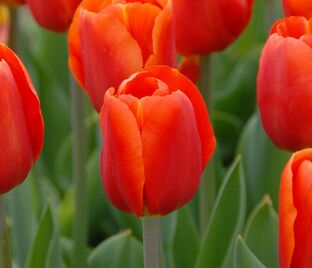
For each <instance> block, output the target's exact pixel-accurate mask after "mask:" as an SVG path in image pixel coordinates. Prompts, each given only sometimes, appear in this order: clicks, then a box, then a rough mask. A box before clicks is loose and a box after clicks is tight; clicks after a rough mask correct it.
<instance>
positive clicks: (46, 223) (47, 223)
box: [26, 205, 54, 268]
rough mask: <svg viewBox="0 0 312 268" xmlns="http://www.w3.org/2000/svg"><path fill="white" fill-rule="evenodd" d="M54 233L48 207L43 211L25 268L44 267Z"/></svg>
mask: <svg viewBox="0 0 312 268" xmlns="http://www.w3.org/2000/svg"><path fill="white" fill-rule="evenodd" d="M53 231H54V226H53V219H52V212H51V208H50V205H48V206H47V208H46V209H45V211H44V213H43V215H42V218H41V220H40V223H39V226H38V229H37V234H36V236H35V239H34V241H33V243H32V246H31V250H30V254H29V255H28V258H27V262H26V268H34V267H42V268H43V267H45V265H46V261H47V256H48V252H49V248H50V242H51V240H52V236H53Z"/></svg>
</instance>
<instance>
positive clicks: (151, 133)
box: [141, 91, 201, 215]
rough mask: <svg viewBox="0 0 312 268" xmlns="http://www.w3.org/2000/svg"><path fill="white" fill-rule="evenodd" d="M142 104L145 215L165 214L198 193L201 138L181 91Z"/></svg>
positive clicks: (187, 101)
mask: <svg viewBox="0 0 312 268" xmlns="http://www.w3.org/2000/svg"><path fill="white" fill-rule="evenodd" d="M141 102H142V149H143V161H144V167H145V184H144V203H145V204H146V208H145V212H146V213H147V214H152V215H155V214H160V215H164V214H167V213H169V212H171V211H173V210H174V209H177V208H179V207H181V206H183V205H184V204H185V203H186V202H187V201H189V199H190V198H191V197H192V196H193V195H194V193H195V192H196V190H197V187H198V183H199V179H200V174H201V163H200V162H201V160H200V159H201V144H200V138H199V134H198V129H197V126H196V120H195V114H194V110H193V107H192V103H191V102H190V101H189V99H188V98H187V96H185V94H184V93H182V92H181V91H177V92H173V93H172V94H171V95H167V96H162V97H160V96H148V97H145V98H143V99H141ZM155 111H157V112H155ZM173 189H174V190H173ZM146 210H147V211H146Z"/></svg>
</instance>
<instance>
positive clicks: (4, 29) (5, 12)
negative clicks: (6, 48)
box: [0, 5, 10, 44]
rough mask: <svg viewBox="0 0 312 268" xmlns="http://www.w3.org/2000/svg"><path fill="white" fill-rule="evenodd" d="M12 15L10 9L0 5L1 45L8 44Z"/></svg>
mask: <svg viewBox="0 0 312 268" xmlns="http://www.w3.org/2000/svg"><path fill="white" fill-rule="evenodd" d="M9 29H10V13H9V8H8V7H6V6H4V5H0V43H5V44H6V43H7V42H8V39H9Z"/></svg>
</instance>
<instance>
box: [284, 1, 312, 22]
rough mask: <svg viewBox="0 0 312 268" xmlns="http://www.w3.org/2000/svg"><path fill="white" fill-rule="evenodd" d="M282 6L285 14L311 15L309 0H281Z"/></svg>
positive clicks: (308, 17) (308, 16)
mask: <svg viewBox="0 0 312 268" xmlns="http://www.w3.org/2000/svg"><path fill="white" fill-rule="evenodd" d="M283 8H284V12H285V14H286V16H304V17H306V18H307V19H310V18H311V17H312V1H310V0H283Z"/></svg>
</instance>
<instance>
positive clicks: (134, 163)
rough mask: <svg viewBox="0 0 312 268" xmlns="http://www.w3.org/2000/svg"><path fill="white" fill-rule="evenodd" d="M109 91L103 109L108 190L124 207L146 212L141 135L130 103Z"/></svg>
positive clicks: (103, 158)
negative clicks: (124, 101) (144, 208)
mask: <svg viewBox="0 0 312 268" xmlns="http://www.w3.org/2000/svg"><path fill="white" fill-rule="evenodd" d="M112 94H113V90H112V89H111V90H109V91H107V93H106V95H105V99H104V105H103V107H102V110H101V127H102V135H103V147H102V156H101V174H102V180H103V185H104V190H105V192H106V194H107V195H108V197H109V199H110V200H111V202H112V203H113V204H114V205H115V206H116V207H117V208H119V209H120V210H123V211H125V212H132V213H135V214H136V215H137V216H138V217H140V216H142V213H143V185H144V167H143V161H142V143H141V135H140V132H139V129H138V125H137V122H136V118H135V117H134V115H133V113H132V112H131V110H130V109H129V107H128V105H127V104H125V103H123V102H121V101H120V100H118V99H117V98H116V97H113V96H112Z"/></svg>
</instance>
